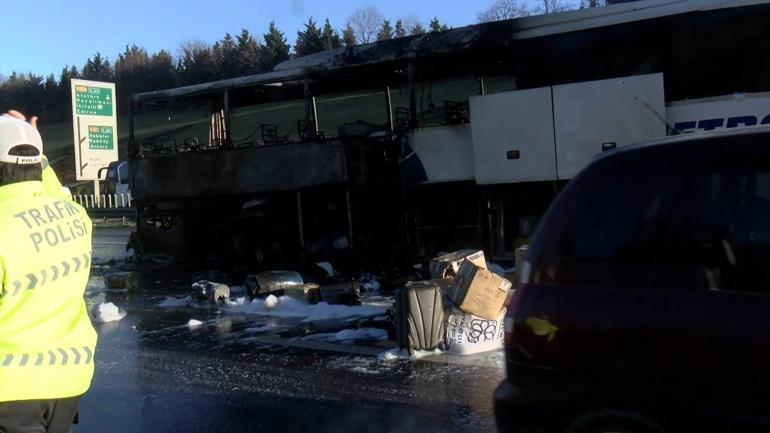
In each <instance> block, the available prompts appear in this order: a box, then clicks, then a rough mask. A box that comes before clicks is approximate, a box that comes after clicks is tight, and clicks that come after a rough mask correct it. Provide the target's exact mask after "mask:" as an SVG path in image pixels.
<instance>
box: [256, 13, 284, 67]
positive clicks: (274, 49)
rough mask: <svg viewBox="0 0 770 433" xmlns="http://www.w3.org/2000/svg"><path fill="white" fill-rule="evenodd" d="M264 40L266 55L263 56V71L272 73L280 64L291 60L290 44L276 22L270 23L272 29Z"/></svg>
mask: <svg viewBox="0 0 770 433" xmlns="http://www.w3.org/2000/svg"><path fill="white" fill-rule="evenodd" d="M263 38H264V40H265V49H264V50H265V54H264V56H262V70H263V71H270V70H272V69H273V67H275V65H277V64H278V63H281V62H283V61H284V60H288V59H289V43H288V42H287V41H286V38H285V37H284V35H283V32H282V31H280V30H278V27H277V26H276V25H275V21H271V22H270V27H269V28H268V29H267V33H265V34H264V36H263Z"/></svg>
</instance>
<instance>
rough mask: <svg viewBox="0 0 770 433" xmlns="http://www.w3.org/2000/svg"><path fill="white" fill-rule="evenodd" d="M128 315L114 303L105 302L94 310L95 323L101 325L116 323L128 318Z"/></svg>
mask: <svg viewBox="0 0 770 433" xmlns="http://www.w3.org/2000/svg"><path fill="white" fill-rule="evenodd" d="M126 314H127V313H126V312H125V311H123V310H121V309H120V308H118V306H117V305H115V304H113V303H112V302H105V303H102V304H99V305H97V306H96V307H95V308H94V321H96V322H99V323H107V322H116V321H118V320H120V319H122V318H124V317H126Z"/></svg>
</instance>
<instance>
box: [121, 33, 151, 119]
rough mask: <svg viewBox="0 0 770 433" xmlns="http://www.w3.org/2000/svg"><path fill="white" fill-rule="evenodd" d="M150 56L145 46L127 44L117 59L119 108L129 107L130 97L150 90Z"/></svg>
mask: <svg viewBox="0 0 770 433" xmlns="http://www.w3.org/2000/svg"><path fill="white" fill-rule="evenodd" d="M149 63H150V58H149V56H148V55H147V51H145V49H144V48H140V47H138V46H137V45H131V46H128V45H127V46H126V49H125V51H124V52H123V53H121V54H119V55H118V60H117V61H115V81H116V83H117V84H116V87H117V91H118V102H119V104H120V106H119V108H121V109H122V108H127V107H128V97H129V96H131V95H133V94H135V93H139V92H142V91H145V90H149V89H150V87H149V85H150V83H149V80H148V79H147V78H148V75H149Z"/></svg>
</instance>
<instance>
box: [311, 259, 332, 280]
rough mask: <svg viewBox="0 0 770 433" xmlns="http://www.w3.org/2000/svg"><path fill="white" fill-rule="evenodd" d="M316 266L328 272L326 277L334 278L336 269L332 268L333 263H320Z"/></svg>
mask: <svg viewBox="0 0 770 433" xmlns="http://www.w3.org/2000/svg"><path fill="white" fill-rule="evenodd" d="M315 265H316V266H318V267H319V268H321V269H323V270H324V271H326V276H327V277H333V276H334V267H333V266H332V264H331V263H329V262H318V263H316V264H315Z"/></svg>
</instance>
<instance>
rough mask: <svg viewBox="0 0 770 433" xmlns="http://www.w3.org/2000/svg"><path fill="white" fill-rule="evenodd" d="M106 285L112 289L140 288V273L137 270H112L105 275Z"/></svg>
mask: <svg viewBox="0 0 770 433" xmlns="http://www.w3.org/2000/svg"><path fill="white" fill-rule="evenodd" d="M104 286H105V287H106V288H108V289H110V290H120V289H128V290H136V289H137V288H139V275H138V274H137V273H136V272H130V271H128V272H110V273H108V274H105V275H104Z"/></svg>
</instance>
